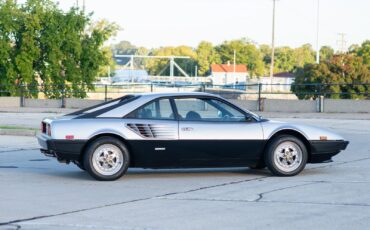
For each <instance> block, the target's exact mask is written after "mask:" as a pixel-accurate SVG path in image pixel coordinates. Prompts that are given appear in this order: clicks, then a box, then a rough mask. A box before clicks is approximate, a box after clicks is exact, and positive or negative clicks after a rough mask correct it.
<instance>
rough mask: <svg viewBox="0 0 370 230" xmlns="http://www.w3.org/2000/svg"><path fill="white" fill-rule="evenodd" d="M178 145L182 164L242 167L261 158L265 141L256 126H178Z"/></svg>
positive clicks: (205, 124)
mask: <svg viewBox="0 0 370 230" xmlns="http://www.w3.org/2000/svg"><path fill="white" fill-rule="evenodd" d="M179 145H180V146H181V149H182V150H183V151H182V152H181V157H182V159H183V161H187V162H188V163H189V164H190V163H191V162H194V161H196V162H203V163H204V164H209V165H220V164H221V165H222V164H223V163H224V164H225V166H227V165H230V166H231V165H239V164H240V165H245V163H246V162H248V161H255V160H256V159H258V158H259V157H260V154H261V151H262V148H263V145H264V140H263V133H262V127H261V125H260V124H259V123H255V122H251V123H248V122H240V123H239V122H237V123H235V122H232V123H223V122H190V121H180V123H179Z"/></svg>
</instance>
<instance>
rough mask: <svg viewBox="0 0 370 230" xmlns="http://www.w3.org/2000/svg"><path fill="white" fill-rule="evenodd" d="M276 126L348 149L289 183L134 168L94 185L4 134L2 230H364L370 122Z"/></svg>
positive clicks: (239, 171)
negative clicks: (318, 130) (300, 128)
mask: <svg viewBox="0 0 370 230" xmlns="http://www.w3.org/2000/svg"><path fill="white" fill-rule="evenodd" d="M280 120H286V121H291V122H299V123H307V124H314V125H317V126H320V127H325V128H328V129H332V130H334V131H336V132H338V133H339V134H341V135H343V136H344V137H345V138H347V139H348V140H349V141H350V145H349V146H348V148H347V150H346V151H344V152H342V153H341V154H339V155H337V156H336V157H334V159H333V160H334V161H333V162H332V163H327V164H312V165H308V166H307V167H306V169H305V170H304V171H303V172H302V173H301V174H300V175H298V176H295V177H290V178H279V177H273V176H271V174H270V173H269V172H268V171H267V170H260V171H258V170H251V169H248V168H222V169H186V170H149V169H145V170H144V169H130V170H129V171H128V174H127V175H125V176H124V177H122V178H121V179H120V180H117V181H113V182H98V181H95V180H93V179H92V178H91V177H89V176H88V175H87V173H85V172H83V171H81V170H80V169H78V168H77V167H76V166H74V165H73V164H71V165H64V164H59V163H57V162H56V160H53V159H49V158H46V157H44V156H43V155H41V154H40V152H39V151H38V150H37V148H38V146H37V143H36V140H35V138H34V137H14V136H0V186H1V190H0V229H19V228H20V229H135V230H140V229H267V228H268V229H314V228H315V229H368V228H369V227H368V226H369V225H370V141H369V140H370V120H352V119H318V118H315V119H306V118H305V119H298V118H287V119H280Z"/></svg>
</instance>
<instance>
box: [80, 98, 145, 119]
mask: <svg viewBox="0 0 370 230" xmlns="http://www.w3.org/2000/svg"><path fill="white" fill-rule="evenodd" d="M139 97H140V96H134V95H127V96H125V97H122V98H120V99H119V100H120V102H118V103H117V104H114V105H111V106H108V107H105V108H102V109H99V110H97V111H94V112H91V113H86V114H83V115H81V116H78V117H75V118H74V119H86V118H96V117H97V116H99V115H101V114H103V113H106V112H108V111H110V110H112V109H115V108H118V107H120V106H122V105H124V104H127V103H129V102H132V101H134V100H136V99H137V98H139ZM111 102H113V101H110V103H111ZM105 104H107V103H103V104H100V105H99V106H102V105H105ZM95 108H96V107H95ZM77 115H78V114H77Z"/></svg>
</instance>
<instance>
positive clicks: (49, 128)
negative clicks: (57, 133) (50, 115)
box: [48, 124, 51, 136]
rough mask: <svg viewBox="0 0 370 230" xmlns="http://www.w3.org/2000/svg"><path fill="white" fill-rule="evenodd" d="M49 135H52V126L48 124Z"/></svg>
mask: <svg viewBox="0 0 370 230" xmlns="http://www.w3.org/2000/svg"><path fill="white" fill-rule="evenodd" d="M48 136H51V126H50V124H48Z"/></svg>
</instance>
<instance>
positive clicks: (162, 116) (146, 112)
mask: <svg viewBox="0 0 370 230" xmlns="http://www.w3.org/2000/svg"><path fill="white" fill-rule="evenodd" d="M126 117H127V118H136V119H158V120H169V119H174V115H173V111H172V107H171V103H170V100H169V99H158V100H155V101H153V102H151V103H149V104H146V105H144V106H142V107H140V108H138V109H137V110H135V111H133V112H131V113H130V114H128V115H127V116H126Z"/></svg>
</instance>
